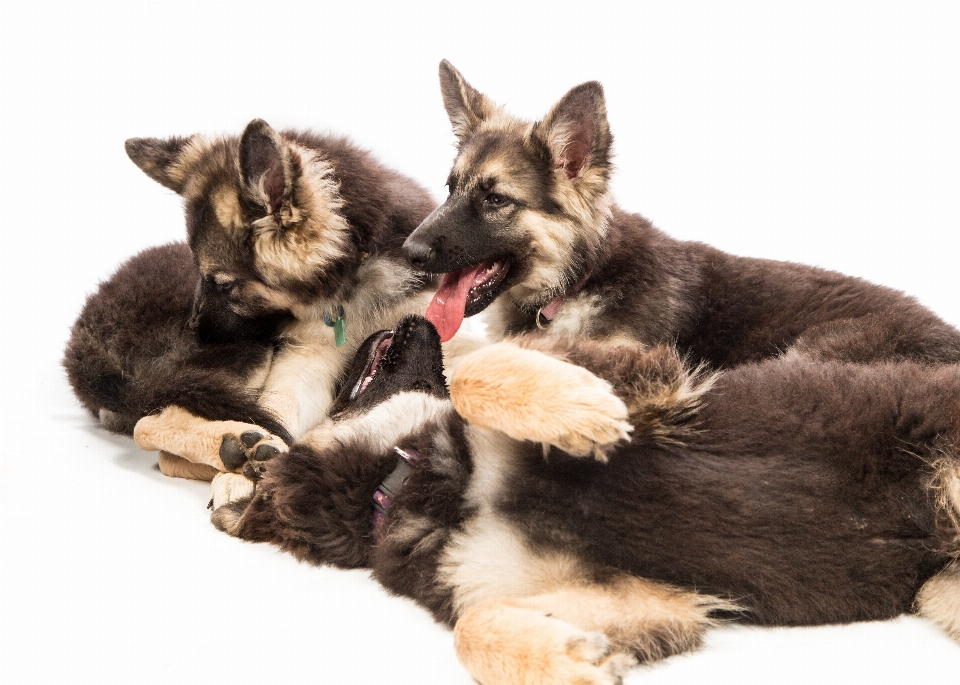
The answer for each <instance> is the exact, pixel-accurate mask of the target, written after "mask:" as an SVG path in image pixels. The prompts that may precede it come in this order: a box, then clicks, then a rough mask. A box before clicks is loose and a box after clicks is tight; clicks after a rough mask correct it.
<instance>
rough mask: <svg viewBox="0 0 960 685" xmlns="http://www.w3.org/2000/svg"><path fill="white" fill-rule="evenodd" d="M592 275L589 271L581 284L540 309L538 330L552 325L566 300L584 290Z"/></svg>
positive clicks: (581, 280) (537, 320) (538, 312)
mask: <svg viewBox="0 0 960 685" xmlns="http://www.w3.org/2000/svg"><path fill="white" fill-rule="evenodd" d="M592 273H593V272H592V271H588V272H587V273H586V275H584V277H583V278H581V279H580V282H579V283H577V284H576V285H575V286H573V287H572V288H570V290H568V291H567V292H565V293H564V294H563V295H557V296H556V297H555V298H553V299H552V300H550V302H549V303H548V304H546V305H544V306H543V307H540V309H538V310H537V318H536V322H537V328H539V329H541V330H543V329H546V327H547V326H549V325H550V322H551V321H553V320H554V318H556V316H557V312H559V311H560V307H561V306H563V302H564V300H566V299H567V298H568V297H573V296H574V295H576V294H577V293H578V292H580V291H581V290H583V286H584V285H586V284H587V280H588V279H589V278H590V276H591V274H592Z"/></svg>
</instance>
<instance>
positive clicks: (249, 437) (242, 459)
mask: <svg viewBox="0 0 960 685" xmlns="http://www.w3.org/2000/svg"><path fill="white" fill-rule="evenodd" d="M286 451H287V445H286V443H284V442H283V440H281V439H280V438H278V437H276V436H273V435H270V434H268V433H264V432H261V431H259V430H247V431H244V432H243V433H240V434H239V435H238V434H236V433H233V432H231V433H225V434H224V435H223V437H222V439H221V441H220V461H222V462H223V465H224V466H225V467H226V468H227V470H228V471H233V472H239V473H243V474H244V475H245V476H246V477H247V478H251V479H253V480H257V479H259V478H260V477H261V476H262V475H263V471H264V463H265V462H266V461H268V460H270V459H272V458H273V457H275V456H277V455H278V454H280V453H282V452H286Z"/></svg>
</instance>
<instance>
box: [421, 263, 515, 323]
mask: <svg viewBox="0 0 960 685" xmlns="http://www.w3.org/2000/svg"><path fill="white" fill-rule="evenodd" d="M509 270H510V265H509V263H508V262H504V261H497V260H493V259H488V260H487V261H485V262H481V263H480V264H477V265H476V266H471V267H467V268H466V269H462V270H460V271H451V272H450V273H448V274H444V276H443V281H442V282H441V283H440V287H439V288H438V289H437V293H436V295H434V296H433V300H432V301H431V302H430V305H429V306H428V307H427V313H426V318H427V320H428V321H430V323H432V324H433V325H434V326H435V327H436V329H437V332H438V333H440V340H441V341H443V342H446V341H448V340H450V338H452V337H453V336H454V335H456V333H457V331H458V330H459V329H460V324H462V323H463V319H464V317H467V316H473V315H474V314H476V313H478V312H480V311H482V310H483V309H484V308H485V307H486V306H487V305H488V304H490V302H492V301H493V299H494V298H495V297H496V291H497V285H498V284H499V283H500V282H501V281H503V278H504V277H505V276H506V275H507V272H508V271H509Z"/></svg>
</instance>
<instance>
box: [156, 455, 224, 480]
mask: <svg viewBox="0 0 960 685" xmlns="http://www.w3.org/2000/svg"><path fill="white" fill-rule="evenodd" d="M157 465H158V466H159V467H160V473H162V474H163V475H165V476H169V477H170V478H188V479H191V480H205V481H211V480H213V477H214V476H216V475H217V474H218V473H220V471H218V470H217V469H215V468H213V467H212V466H207V465H206V464H194V463H193V462H192V461H187V460H186V459H184V458H183V457H178V456H177V455H175V454H170V453H169V452H164V451H163V450H160V454H159V455H158V457H157Z"/></svg>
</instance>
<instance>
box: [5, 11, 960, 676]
mask: <svg viewBox="0 0 960 685" xmlns="http://www.w3.org/2000/svg"><path fill="white" fill-rule="evenodd" d="M0 13H2V15H0V16H2V21H0V51H2V58H0V70H2V83H0V88H2V90H0V95H2V104H0V113H2V129H0V169H2V171H0V174H2V183H0V193H2V204H0V230H2V231H3V241H2V245H3V260H2V263H3V268H2V269H0V274H2V279H3V290H2V306H3V315H2V321H3V322H4V324H5V325H6V329H5V331H4V333H3V335H2V336H0V344H2V346H3V348H2V350H3V353H2V360H3V367H2V370H3V378H2V381H3V382H2V390H3V392H2V398H3V400H2V401H3V412H2V416H3V422H4V423H3V427H4V434H6V435H7V436H8V437H9V438H10V439H11V442H10V444H9V445H8V446H7V447H6V448H4V449H2V450H0V454H2V457H0V458H2V475H0V507H2V512H0V513H2V528H0V531H2V532H0V535H2V539H0V572H2V582H0V602H2V605H0V630H2V636H0V638H2V639H0V679H2V680H3V682H5V683H25V682H37V683H39V682H44V683H47V682H63V683H79V682H97V683H131V682H142V683H155V682H156V683H171V682H176V683H204V684H209V683H211V682H229V683H236V684H242V683H257V684H258V685H259V684H261V683H274V682H322V683H365V682H380V681H384V680H389V681H390V682H395V683H444V684H447V683H468V682H470V679H469V677H468V676H467V675H466V673H465V672H464V671H463V670H462V668H461V667H460V666H459V665H458V663H457V661H456V659H455V657H454V654H453V649H452V644H451V635H450V633H449V632H447V631H446V630H445V629H443V628H441V627H439V626H436V625H435V624H433V623H432V621H431V620H430V619H429V617H428V616H427V614H426V613H425V612H423V611H422V610H420V609H418V608H417V607H416V606H414V605H413V604H412V603H410V602H408V601H406V600H400V599H396V598H391V597H388V596H387V595H386V594H384V593H383V592H382V591H381V590H380V589H379V587H378V586H377V585H376V584H375V583H374V582H373V581H372V580H370V579H369V578H368V577H367V575H366V574H365V573H363V572H349V573H347V572H342V571H335V570H332V569H318V568H313V567H309V566H305V565H301V564H298V563H296V562H295V561H293V560H292V559H291V558H289V557H287V556H284V555H282V554H280V553H279V552H276V551H274V550H273V549H272V548H269V547H266V546H256V545H251V544H247V543H241V542H238V541H236V540H233V539H230V538H228V537H226V536H224V535H222V534H220V533H218V532H217V531H215V530H214V529H213V527H212V526H211V525H210V524H209V522H208V518H207V511H206V510H205V505H206V502H207V499H208V494H207V488H206V486H205V485H203V484H198V483H191V482H185V481H176V480H171V479H167V478H164V477H163V476H161V475H160V473H159V472H158V471H157V469H156V467H155V455H153V454H148V453H144V452H140V451H138V450H137V449H136V448H135V446H134V445H133V443H132V441H131V440H129V439H125V438H118V437H114V436H111V435H108V434H107V433H105V432H103V431H102V430H100V429H99V428H97V426H96V425H95V423H94V422H93V420H92V419H91V417H90V416H88V415H87V414H86V413H84V412H83V411H82V410H81V409H80V407H79V405H78V404H77V402H76V401H75V400H74V399H73V397H72V395H71V393H70V390H69V388H68V386H67V384H66V382H65V380H64V376H63V373H62V371H61V369H60V367H59V360H60V355H61V354H62V349H63V345H64V342H65V340H66V338H67V335H68V331H69V327H70V325H71V323H72V321H73V320H74V318H75V317H76V316H77V314H78V312H79V310H80V307H81V306H82V304H83V301H84V298H85V297H86V296H87V295H88V294H90V293H91V292H93V291H94V289H95V288H96V287H97V283H98V282H99V281H100V280H102V279H104V278H106V277H108V276H109V275H110V273H111V272H112V271H113V269H114V268H115V267H116V266H117V265H118V264H119V263H120V262H121V261H122V260H123V259H125V258H127V257H128V256H130V255H132V254H134V253H135V252H137V251H138V250H140V249H142V248H145V247H147V246H150V245H155V244H159V243H163V242H168V241H171V240H176V239H180V238H181V237H182V235H183V220H182V214H181V209H180V204H179V200H178V198H177V197H175V196H174V195H173V194H172V193H170V192H169V191H166V190H164V189H163V188H161V187H160V186H159V185H157V184H155V183H154V182H152V181H150V180H149V179H148V178H147V177H146V176H144V175H143V174H142V173H141V172H140V171H139V170H137V168H136V167H135V166H134V165H133V164H131V163H130V162H129V160H128V159H127V158H126V156H125V154H124V152H123V141H124V140H125V139H126V138H128V137H131V136H167V135H176V134H188V133H193V132H206V133H220V132H239V131H240V130H241V129H242V127H243V126H244V125H245V124H246V123H247V122H248V121H249V120H250V119H252V118H254V117H262V118H265V119H266V120H267V121H269V122H270V123H271V124H272V125H273V126H275V127H278V128H280V127H287V126H300V127H315V128H321V129H331V130H334V131H338V132H346V133H349V134H350V135H352V136H353V138H354V140H356V141H357V142H358V143H360V144H362V145H364V146H367V147H369V148H371V149H373V150H374V151H376V152H377V153H378V154H379V156H380V157H381V158H382V159H383V160H384V161H386V162H387V163H389V164H391V165H393V166H396V167H397V168H399V169H401V170H403V171H405V172H407V173H408V174H410V175H412V176H413V177H414V178H416V179H418V180H420V181H421V182H422V183H424V184H425V185H426V186H427V187H428V188H430V189H431V191H432V192H434V193H435V195H436V196H437V197H438V198H439V197H442V194H443V192H444V188H443V183H444V180H445V178H446V174H447V171H448V165H449V163H450V161H451V159H452V156H453V149H452V142H453V138H452V135H451V134H450V132H449V126H448V123H447V121H446V117H445V115H444V112H443V108H442V105H441V102H440V97H439V91H438V88H437V77H436V72H437V64H438V62H439V61H440V59H441V58H444V57H445V58H448V59H450V60H451V61H452V62H453V64H455V65H456V66H457V67H458V68H459V69H460V70H461V71H462V72H463V74H464V75H465V76H466V77H467V78H468V79H469V80H470V81H471V82H472V83H473V84H474V85H475V86H477V87H478V88H480V89H481V90H483V91H485V92H487V93H489V94H490V95H491V96H492V97H493V98H494V99H495V100H496V101H497V102H499V103H505V104H507V105H508V107H509V108H510V109H511V110H512V111H514V112H516V113H518V114H522V115H525V116H528V117H531V118H535V117H538V116H540V115H542V114H544V113H545V112H546V110H547V109H548V107H549V106H550V105H551V104H552V103H553V102H555V101H556V100H557V99H558V98H559V97H560V96H561V95H562V94H563V93H564V92H565V91H566V90H567V89H568V88H570V87H572V86H573V85H575V84H577V83H580V82H582V81H585V80H588V79H598V80H600V81H602V82H603V84H604V86H605V88H606V93H607V98H608V108H609V112H610V120H611V126H612V128H613V131H614V134H615V136H616V143H615V149H616V154H617V157H616V160H617V163H618V169H619V171H618V174H617V176H616V181H615V187H616V192H617V196H618V199H619V202H620V204H621V205H622V206H623V207H625V208H627V209H630V210H632V211H639V212H642V213H643V214H645V215H646V216H648V217H649V218H651V219H652V220H653V221H654V222H655V223H656V224H657V225H658V226H660V227H661V228H663V229H664V230H666V231H668V232H670V233H671V234H673V235H674V236H677V237H680V238H685V239H693V240H703V241H706V242H709V243H712V244H714V245H716V246H718V247H720V248H722V249H725V250H728V251H731V252H735V253H738V254H744V255H753V256H760V257H771V258H776V259H789V260H794V261H801V262H807V263H811V264H817V265H820V266H824V267H828V268H832V269H838V270H842V271H845V272H847V273H851V274H856V275H859V276H863V277H865V278H868V279H871V280H873V281H877V282H880V283H884V284H887V285H890V286H894V287H896V288H900V289H903V290H905V291H907V292H908V293H911V294H913V295H915V296H917V297H918V298H919V299H920V300H921V301H923V302H925V303H926V304H927V305H929V306H930V307H931V308H932V309H934V310H935V311H937V312H938V313H939V314H940V315H941V316H943V317H944V318H946V319H947V320H948V321H950V322H951V323H953V324H960V301H958V298H957V295H958V281H960V275H958V273H957V268H956V264H957V256H958V255H960V221H958V217H960V199H958V189H960V163H958V160H960V102H958V97H957V96H958V92H960V88H958V84H960V5H956V4H954V5H922V4H917V3H910V4H904V5H894V6H888V5H880V6H876V5H867V6H860V5H843V4H826V3H825V4H820V3H816V4H803V5H776V4H773V3H763V4H722V3H708V4H705V5H704V4H681V3H669V4H640V3H636V4H630V5H627V6H619V5H604V4H601V3H597V2H590V3H588V2H581V3H575V4H569V5H568V4H559V3H556V4H555V3H546V2H543V3H531V4H520V3H511V4H496V3H470V4H467V5H463V6H458V5H453V4H452V3H442V4H430V3H387V4H370V5H362V4H359V3H350V4H347V3H330V4H310V5H304V6H301V5H297V6H291V5H283V4H279V3H267V2H261V3H255V4H249V5H245V4H216V5H212V4H201V3H189V4H183V5H180V4H161V5H153V4H144V3H135V2H128V3H125V4H117V5H95V4H79V3H77V4H74V3H70V4H67V5H64V6H59V5H40V4H38V3H31V4H30V5H14V4H6V3H5V4H3V5H2V6H0ZM958 673H960V647H958V646H957V645H955V644H954V643H952V642H950V641H949V640H947V639H946V638H945V637H943V636H942V635H941V634H940V633H939V632H938V631H937V630H936V629H935V628H933V627H932V626H930V625H929V624H927V623H926V622H924V621H921V620H919V619H916V618H901V619H899V620H896V621H891V622H886V623H874V624H862V625H853V626H841V627H827V628H816V629H789V630H788V629H782V630H770V629H757V628H742V627H730V628H724V629H719V630H715V631H713V632H712V633H711V634H710V637H709V639H708V642H707V645H706V647H705V649H703V650H701V651H700V652H698V653H695V654H692V655H689V656H684V657H679V658H674V659H670V660H668V661H666V662H663V663H660V664H657V665H653V666H650V667H644V668H641V669H638V670H637V671H635V672H633V673H632V674H631V676H630V678H629V682H633V683H641V682H642V683H658V684H659V683H692V682H698V683H699V682H703V681H704V680H705V679H706V678H710V677H716V678H717V679H719V680H720V681H721V682H726V681H731V680H733V679H734V678H735V679H736V680H737V681H738V682H742V683H770V682H779V683H800V682H804V683H807V682H831V681H833V680H837V681H840V680H841V679H842V680H843V681H844V682H847V683H851V682H853V683H856V682H870V683H913V682H921V677H923V676H927V677H929V678H934V677H936V678H938V679H942V680H944V681H949V680H950V678H954V677H956V674H958Z"/></svg>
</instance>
